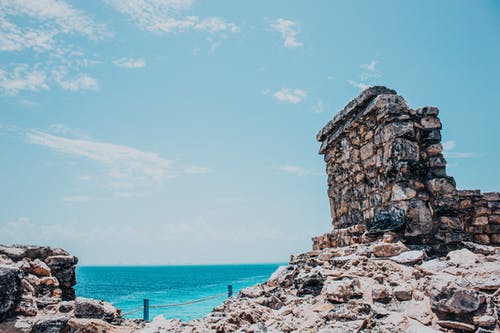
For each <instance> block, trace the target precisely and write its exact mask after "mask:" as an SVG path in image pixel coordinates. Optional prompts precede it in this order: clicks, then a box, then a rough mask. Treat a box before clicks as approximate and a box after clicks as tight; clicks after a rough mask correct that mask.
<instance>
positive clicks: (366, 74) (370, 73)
mask: <svg viewBox="0 0 500 333" xmlns="http://www.w3.org/2000/svg"><path fill="white" fill-rule="evenodd" d="M378 64H379V61H378V60H371V61H370V62H369V63H367V64H361V65H359V68H361V70H362V71H361V74H360V75H359V78H360V82H359V81H356V80H347V83H349V84H350V85H351V86H353V87H356V88H359V89H360V90H365V89H366V88H369V87H370V86H372V85H374V84H375V81H374V80H375V79H378V78H380V77H381V76H382V72H381V71H380V70H379V69H378V68H377V65H378Z"/></svg>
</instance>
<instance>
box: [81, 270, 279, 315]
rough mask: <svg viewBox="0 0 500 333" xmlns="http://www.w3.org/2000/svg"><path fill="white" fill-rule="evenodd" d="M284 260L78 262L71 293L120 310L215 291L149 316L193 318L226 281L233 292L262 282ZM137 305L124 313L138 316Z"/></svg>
mask: <svg viewBox="0 0 500 333" xmlns="http://www.w3.org/2000/svg"><path fill="white" fill-rule="evenodd" d="M282 265H286V263H265V264H223V265H216V264H214V265H208V264H203V265H191V264H189V265H147V266H132V265H126V266H125V265H123V266H111V265H110V266H79V267H77V271H76V273H77V275H76V276H77V284H76V286H75V290H76V294H77V296H79V297H89V298H96V299H100V300H104V301H106V302H109V303H112V304H113V305H114V306H115V307H117V308H119V309H121V310H122V313H127V312H130V311H133V310H134V309H142V306H143V300H144V299H149V302H150V306H157V305H164V304H175V303H184V302H189V301H193V300H198V299H203V298H207V297H211V296H215V295H218V296H217V297H214V298H211V299H209V300H206V301H203V302H199V303H194V304H187V305H182V306H175V307H168V308H162V309H155V308H152V309H150V319H153V318H154V317H156V316H158V315H163V316H165V318H168V319H172V318H178V319H181V320H184V321H186V320H192V319H196V318H202V317H204V316H205V315H207V314H208V313H209V312H210V311H211V310H212V309H213V308H214V307H216V306H218V305H220V304H222V302H223V301H224V300H225V299H227V289H228V285H232V287H233V294H234V295H236V294H237V293H238V292H239V291H240V290H241V289H243V288H247V287H250V286H253V285H255V284H258V283H263V282H265V281H266V280H267V279H268V278H269V277H270V276H271V274H272V273H273V272H274V271H275V270H276V269H277V268H278V267H279V266H282ZM142 316H143V313H142V310H141V311H138V312H135V313H133V314H130V315H127V316H126V318H129V319H132V318H142Z"/></svg>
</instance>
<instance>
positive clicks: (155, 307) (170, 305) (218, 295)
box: [149, 293, 226, 309]
mask: <svg viewBox="0 0 500 333" xmlns="http://www.w3.org/2000/svg"><path fill="white" fill-rule="evenodd" d="M224 295H226V293H222V294H217V295H213V296H209V297H205V298H200V299H197V300H194V301H187V302H182V303H171V304H163V305H151V306H150V307H149V308H150V309H161V308H169V307H172V306H182V305H187V304H193V303H200V302H204V301H208V300H211V299H214V298H218V297H221V296H224Z"/></svg>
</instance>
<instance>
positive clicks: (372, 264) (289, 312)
mask: <svg viewBox="0 0 500 333" xmlns="http://www.w3.org/2000/svg"><path fill="white" fill-rule="evenodd" d="M462 245H463V248H462V249H459V250H454V251H451V252H449V253H448V254H447V255H445V256H441V257H429V256H428V255H427V253H426V249H425V248H422V247H421V248H418V247H411V248H409V247H407V246H405V245H404V244H403V243H401V242H400V241H398V239H397V235H395V234H393V233H387V234H386V235H385V236H384V238H383V240H381V241H380V242H375V243H372V244H361V245H351V246H346V247H339V248H329V249H323V250H315V251H311V252H308V253H304V254H300V255H296V256H292V258H291V261H290V264H289V265H288V266H283V267H280V268H279V269H278V270H277V271H276V272H275V273H274V274H273V275H272V276H271V278H270V279H269V281H267V282H266V283H263V284H260V285H256V286H254V287H251V288H247V289H244V290H242V291H241V292H240V294H239V295H238V297H233V298H231V299H228V300H227V301H225V302H224V304H222V305H221V306H219V307H217V308H215V309H214V310H213V312H212V313H211V314H209V315H208V316H207V317H205V318H203V319H202V320H194V321H191V322H186V323H184V322H181V321H179V320H175V319H174V320H165V319H164V318H163V317H157V318H156V319H155V320H154V321H153V322H152V323H150V324H148V325H147V326H146V327H145V328H144V329H142V330H140V332H142V333H160V332H256V333H257V332H262V333H264V332H267V333H271V332H322V333H333V332H339V333H343V332H414V333H420V332H422V333H425V332H429V333H431V332H477V333H486V332H499V331H500V330H499V323H500V322H499V315H500V298H499V294H500V289H499V287H500V250H499V249H498V248H496V247H491V246H486V245H479V244H475V243H469V242H466V243H463V244H462Z"/></svg>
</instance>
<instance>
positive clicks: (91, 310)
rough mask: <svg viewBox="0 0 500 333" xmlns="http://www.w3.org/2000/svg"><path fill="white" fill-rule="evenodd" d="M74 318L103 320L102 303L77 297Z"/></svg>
mask: <svg viewBox="0 0 500 333" xmlns="http://www.w3.org/2000/svg"><path fill="white" fill-rule="evenodd" d="M75 317H76V318H97V319H102V318H104V302H102V301H98V300H96V299H91V298H84V297H77V298H76V300H75Z"/></svg>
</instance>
